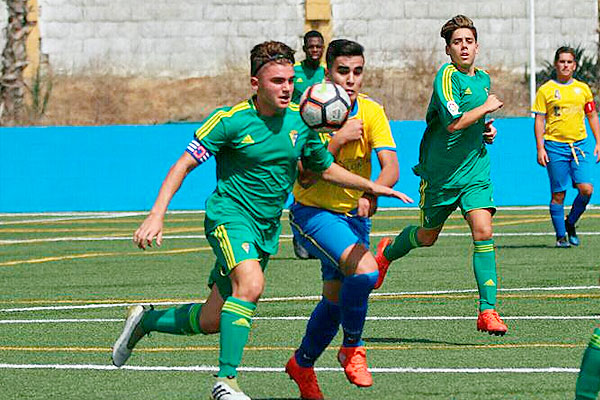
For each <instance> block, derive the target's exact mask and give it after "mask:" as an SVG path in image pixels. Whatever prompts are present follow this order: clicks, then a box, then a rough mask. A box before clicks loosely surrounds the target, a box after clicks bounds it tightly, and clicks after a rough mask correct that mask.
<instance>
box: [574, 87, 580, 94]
mask: <svg viewBox="0 0 600 400" xmlns="http://www.w3.org/2000/svg"><path fill="white" fill-rule="evenodd" d="M573 90H574V91H575V94H581V88H578V87H576V88H573Z"/></svg>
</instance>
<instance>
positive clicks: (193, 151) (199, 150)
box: [185, 139, 212, 164]
mask: <svg viewBox="0 0 600 400" xmlns="http://www.w3.org/2000/svg"><path fill="white" fill-rule="evenodd" d="M185 151H187V152H188V153H189V154H190V155H191V156H192V157H194V159H195V160H196V161H198V164H202V163H203V162H205V161H206V160H208V159H209V158H210V157H211V156H212V154H211V152H210V151H208V149H207V148H206V147H204V146H203V145H202V143H200V142H199V141H198V140H196V139H193V140H192V141H191V142H190V144H188V147H187V149H185Z"/></svg>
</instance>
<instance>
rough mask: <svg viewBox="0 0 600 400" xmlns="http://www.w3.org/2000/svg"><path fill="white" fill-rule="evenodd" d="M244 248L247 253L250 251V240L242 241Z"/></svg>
mask: <svg viewBox="0 0 600 400" xmlns="http://www.w3.org/2000/svg"><path fill="white" fill-rule="evenodd" d="M242 249H244V251H245V252H246V254H248V253H250V243H248V242H244V243H242Z"/></svg>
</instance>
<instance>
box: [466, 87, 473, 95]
mask: <svg viewBox="0 0 600 400" xmlns="http://www.w3.org/2000/svg"><path fill="white" fill-rule="evenodd" d="M467 94H473V92H471V88H470V87H468V88H466V89H465V95H467Z"/></svg>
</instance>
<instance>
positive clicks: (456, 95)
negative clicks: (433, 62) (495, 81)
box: [413, 64, 490, 189]
mask: <svg viewBox="0 0 600 400" xmlns="http://www.w3.org/2000/svg"><path fill="white" fill-rule="evenodd" d="M489 91H490V77H489V75H488V74H487V72H485V71H483V70H481V69H475V74H474V75H473V76H470V75H468V74H465V73H463V72H461V71H460V70H458V69H457V68H456V67H455V66H454V65H453V64H444V65H443V66H442V68H440V70H439V71H438V73H437V75H436V77H435V80H434V83H433V93H432V95H431V100H430V102H429V107H428V108H427V116H426V122H427V128H426V129H425V133H424V134H423V139H422V140H421V146H420V153H419V164H417V165H416V166H415V167H414V168H413V171H414V172H415V174H417V175H418V176H420V177H421V178H422V179H423V180H424V181H425V182H426V184H427V186H428V187H429V188H437V189H456V188H462V187H465V186H466V185H468V184H472V183H474V182H478V181H481V182H484V181H489V179H490V161H489V155H488V153H487V150H486V148H485V144H484V142H483V133H484V131H485V120H484V118H481V119H480V120H478V121H476V122H475V123H474V124H472V125H470V126H469V127H467V128H465V129H461V130H457V131H455V132H450V131H448V125H450V124H451V123H452V122H453V121H455V120H456V119H458V118H460V116H462V115H463V113H465V112H467V111H470V110H472V109H474V108H476V107H479V106H480V105H482V104H483V103H485V101H486V99H487V97H488V93H489Z"/></svg>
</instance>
